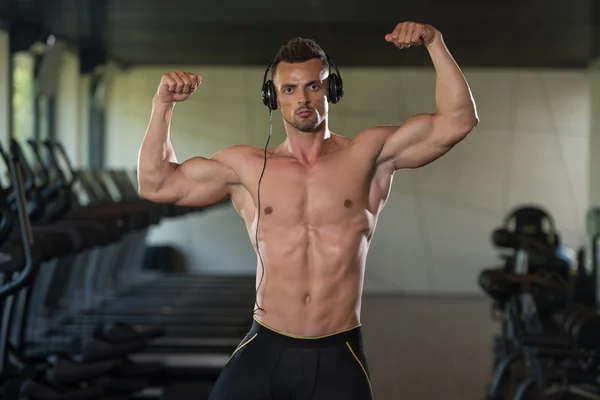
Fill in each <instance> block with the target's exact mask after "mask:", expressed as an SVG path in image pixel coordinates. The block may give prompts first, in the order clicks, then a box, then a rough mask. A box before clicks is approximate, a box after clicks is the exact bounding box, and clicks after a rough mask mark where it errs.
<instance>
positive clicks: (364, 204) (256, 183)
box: [243, 157, 373, 225]
mask: <svg viewBox="0 0 600 400" xmlns="http://www.w3.org/2000/svg"><path fill="white" fill-rule="evenodd" d="M263 164H264V162H263V161H261V162H260V164H258V165H257V166H258V168H257V166H255V167H254V168H252V169H251V170H250V169H249V170H247V172H246V174H245V175H244V178H243V185H244V187H245V188H246V192H247V195H246V196H245V197H247V199H246V203H251V207H252V208H253V209H255V210H256V209H258V208H259V207H260V210H261V215H264V216H265V218H267V217H268V218H269V219H270V220H272V221H273V222H275V221H277V222H278V223H284V222H288V223H290V224H297V223H301V222H305V223H307V224H310V225H317V224H329V223H336V222H337V221H339V220H341V219H348V218H353V217H356V216H359V217H360V216H361V215H364V213H365V209H368V208H369V197H370V196H369V193H370V188H371V182H372V180H373V170H372V167H371V166H370V165H368V162H365V161H363V160H360V159H351V158H349V157H345V158H343V157H328V158H327V159H326V160H323V161H319V162H317V163H315V164H313V165H310V166H305V165H301V164H299V163H297V162H294V161H290V160H289V159H286V158H277V157H274V158H271V159H268V160H267V163H266V166H265V168H264V171H263ZM248 206H250V204H247V207H246V208H250V207H248Z"/></svg>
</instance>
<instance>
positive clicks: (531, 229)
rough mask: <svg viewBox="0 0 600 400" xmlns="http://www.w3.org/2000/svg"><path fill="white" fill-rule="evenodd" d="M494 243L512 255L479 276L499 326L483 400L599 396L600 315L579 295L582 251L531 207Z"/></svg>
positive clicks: (506, 225)
mask: <svg viewBox="0 0 600 400" xmlns="http://www.w3.org/2000/svg"><path fill="white" fill-rule="evenodd" d="M544 221H545V222H544ZM492 242H493V243H494V245H495V246H496V247H497V248H499V249H501V250H504V251H512V254H509V255H508V256H505V257H504V258H505V260H507V262H506V263H505V265H503V266H502V267H498V268H490V269H486V270H483V271H482V272H481V273H480V275H479V285H480V287H481V288H482V290H483V291H484V292H485V293H486V294H487V295H488V296H489V298H490V299H491V300H492V302H493V310H494V315H495V316H497V317H498V318H499V319H500V323H501V328H502V329H501V333H500V335H498V336H496V337H495V338H494V339H495V346H494V358H495V362H494V371H493V373H492V376H491V379H490V382H489V385H488V389H487V393H486V398H487V399H488V400H505V399H506V400H508V399H511V400H512V399H514V400H524V399H528V400H534V399H535V400H541V399H548V400H553V399H557V400H558V399H571V400H580V399H581V400H583V399H600V384H599V383H598V378H599V377H600V370H599V366H600V356H599V355H598V354H599V353H598V352H599V350H600V315H599V314H598V313H597V311H596V309H595V304H594V303H591V304H590V302H589V295H588V296H582V295H581V293H580V292H579V290H578V289H580V288H581V285H582V282H589V277H588V276H582V273H584V271H583V272H582V268H581V263H582V260H583V259H584V257H583V254H582V251H581V250H580V252H579V256H578V257H572V256H571V255H570V254H572V253H575V252H574V251H572V250H571V249H568V248H566V250H567V251H564V249H565V247H562V248H561V247H560V245H559V243H560V239H559V234H558V232H557V230H556V227H555V226H554V223H553V221H552V218H551V216H550V215H549V214H548V213H547V212H544V211H543V210H541V209H539V208H536V207H533V206H527V207H523V208H520V209H517V210H514V211H513V212H511V213H510V214H509V217H508V218H506V219H505V221H504V224H503V226H502V227H501V228H499V229H496V230H495V231H494V232H493V234H492ZM565 254H569V256H567V257H565Z"/></svg>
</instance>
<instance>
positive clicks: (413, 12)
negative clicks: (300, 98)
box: [0, 0, 600, 67]
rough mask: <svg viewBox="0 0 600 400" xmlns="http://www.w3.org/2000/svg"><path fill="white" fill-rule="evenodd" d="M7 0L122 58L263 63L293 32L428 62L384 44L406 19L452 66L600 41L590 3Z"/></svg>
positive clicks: (580, 51) (544, 54) (404, 62)
mask: <svg viewBox="0 0 600 400" xmlns="http://www.w3.org/2000/svg"><path fill="white" fill-rule="evenodd" d="M9 1H10V2H13V3H14V4H13V8H12V10H13V13H12V15H13V19H12V20H13V21H14V20H18V21H24V20H28V21H34V22H38V23H41V24H42V25H43V26H44V27H46V28H47V29H48V30H49V31H51V32H52V33H54V34H55V35H56V36H58V37H62V38H64V39H66V40H68V41H70V42H71V43H74V44H76V45H77V46H79V47H82V48H87V49H88V51H87V52H86V54H107V55H108V57H110V58H112V59H114V60H116V61H118V62H120V63H123V64H125V65H156V64H172V65H173V64H174V65H181V66H184V65H188V64H209V65H260V66H265V65H266V64H268V63H269V61H270V60H271V59H272V58H273V56H274V54H275V53H276V52H277V50H278V48H279V47H280V46H281V45H282V44H284V43H285V42H286V41H287V40H289V39H290V38H292V37H295V36H304V37H311V38H314V39H315V40H317V42H319V43H320V44H321V46H322V47H323V48H324V49H325V50H326V52H328V53H329V55H330V56H331V57H332V58H333V59H334V60H335V61H336V62H337V64H339V65H340V66H382V67H384V66H423V65H431V61H430V59H429V56H428V54H427V51H426V50H425V49H424V48H422V47H420V48H411V49H407V50H402V51H401V50H397V49H396V48H394V47H393V45H391V44H389V43H387V42H385V41H384V36H385V34H386V33H389V32H390V31H392V30H393V29H394V27H395V25H396V24H397V23H399V22H401V21H405V20H414V21H422V22H426V23H429V24H432V25H433V26H435V27H436V28H438V29H439V30H440V31H441V32H442V33H443V35H444V39H445V42H446V44H447V46H448V48H449V49H450V51H451V52H452V54H453V56H454V57H455V59H456V60H457V61H458V63H459V64H460V65H461V66H473V67H584V66H585V65H587V64H588V63H589V62H590V60H591V58H592V53H593V49H594V48H596V47H599V46H597V45H596V44H595V43H594V41H593V37H594V33H595V32H594V23H593V22H594V19H595V20H596V21H598V20H600V18H595V17H594V15H597V14H599V13H598V10H594V9H593V8H594V7H595V6H594V4H593V0H571V1H562V0H503V1H491V0H418V1H402V0H396V1H382V0H371V1H368V2H365V1H359V0H320V1H318V0H305V1H294V2H285V1H282V0H280V1H274V0H260V1H248V0H218V1H215V2H212V1H211V2H209V1H207V0H0V14H2V13H3V11H2V9H3V8H5V7H4V5H6V3H7V2H9ZM2 4H4V5H2ZM15 11H16V12H15ZM4 14H5V12H4ZM13 25H14V24H13Z"/></svg>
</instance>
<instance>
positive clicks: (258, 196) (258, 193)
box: [254, 109, 273, 314]
mask: <svg viewBox="0 0 600 400" xmlns="http://www.w3.org/2000/svg"><path fill="white" fill-rule="evenodd" d="M272 134H273V111H272V110H271V109H269V137H268V138H267V143H266V144H265V151H264V162H263V169H262V172H261V173H260V178H258V190H257V203H258V205H257V208H258V217H257V219H256V237H255V241H256V251H257V252H258V258H259V259H260V264H261V266H262V276H261V278H260V282H259V283H258V287H257V288H256V300H255V303H256V306H257V308H256V309H255V310H254V314H256V311H258V310H261V311H265V310H264V309H263V308H262V307H260V306H259V305H258V291H259V289H260V286H261V285H262V282H263V278H264V277H265V263H264V262H263V258H262V255H261V253H260V244H259V243H258V226H259V224H260V211H261V206H260V183H261V181H262V178H263V175H264V174H265V168H266V166H267V148H268V147H269V141H270V140H271V136H272Z"/></svg>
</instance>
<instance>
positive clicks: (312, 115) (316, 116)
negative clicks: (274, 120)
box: [274, 58, 329, 132]
mask: <svg viewBox="0 0 600 400" xmlns="http://www.w3.org/2000/svg"><path fill="white" fill-rule="evenodd" d="M327 77H328V71H327V67H326V66H325V65H323V62H322V61H321V60H319V59H318V58H313V59H311V60H309V61H305V62H302V63H285V62H281V63H279V65H278V66H277V73H276V74H275V82H274V83H275V87H276V88H277V101H278V105H279V108H280V110H281V115H282V116H283V119H284V120H285V121H286V122H287V123H288V124H290V125H292V126H293V127H294V128H296V129H297V130H299V131H300V132H314V131H315V130H317V128H318V127H319V126H320V125H321V123H322V122H323V120H325V118H326V117H327V112H328V109H329V107H328V106H329V105H328V104H327V96H328V95H329V93H328V90H327V89H328V86H327V85H328V81H327Z"/></svg>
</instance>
